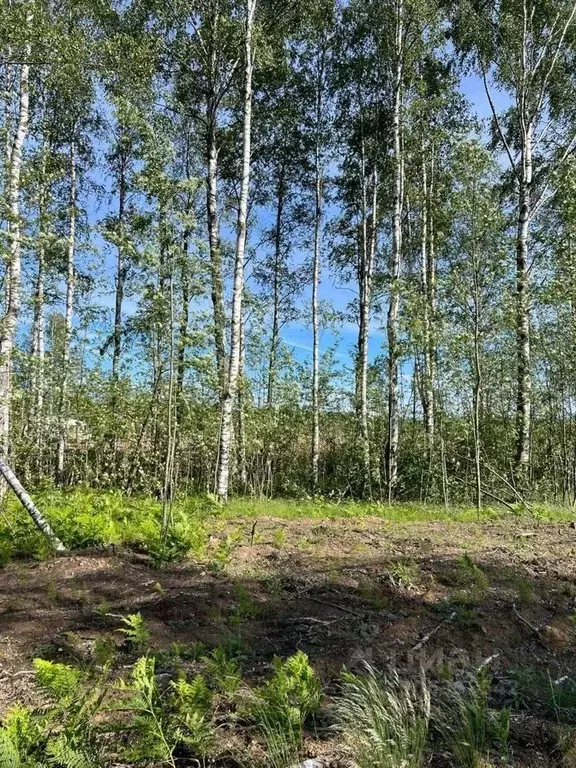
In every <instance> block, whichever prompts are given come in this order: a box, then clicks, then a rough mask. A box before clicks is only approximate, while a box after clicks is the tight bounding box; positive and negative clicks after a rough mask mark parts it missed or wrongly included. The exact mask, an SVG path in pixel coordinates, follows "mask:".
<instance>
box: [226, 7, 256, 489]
mask: <svg viewBox="0 0 576 768" xmlns="http://www.w3.org/2000/svg"><path fill="white" fill-rule="evenodd" d="M255 11H256V0H246V39H245V54H246V69H245V75H244V129H243V149H242V184H241V191H240V205H239V208H238V226H237V235H236V258H235V262H234V288H233V294H232V320H231V327H230V361H229V366H228V377H227V380H226V387H225V389H224V396H223V398H222V417H221V423H220V445H219V451H218V470H217V475H216V493H217V495H218V498H219V499H220V500H221V501H226V500H227V499H228V487H229V481H230V454H231V444H232V411H233V407H234V403H235V401H236V394H237V390H238V373H239V369H240V345H241V339H240V332H241V325H242V294H243V290H244V254H245V250H246V226H247V216H248V191H249V185H250V152H251V123H252V70H253V66H254V61H253V52H252V28H253V24H254V14H255Z"/></svg>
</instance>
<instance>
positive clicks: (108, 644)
mask: <svg viewBox="0 0 576 768" xmlns="http://www.w3.org/2000/svg"><path fill="white" fill-rule="evenodd" d="M116 652H117V649H116V644H115V643H114V640H113V639H112V637H111V636H110V635H105V636H104V637H101V638H99V639H98V640H96V642H95V643H94V648H93V650H92V658H93V660H94V662H95V663H96V664H97V665H98V666H100V667H109V666H111V665H112V662H113V661H114V659H115V658H116Z"/></svg>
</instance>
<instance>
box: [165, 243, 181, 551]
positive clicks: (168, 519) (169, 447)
mask: <svg viewBox="0 0 576 768" xmlns="http://www.w3.org/2000/svg"><path fill="white" fill-rule="evenodd" d="M168 301H169V307H170V316H169V333H170V337H169V343H168V347H169V349H168V355H169V358H168V404H167V406H168V418H167V430H168V435H167V441H166V453H165V457H164V482H163V488H162V537H166V535H167V534H168V532H169V531H170V528H171V527H172V522H173V519H172V518H173V515H172V502H173V498H174V459H175V454H176V440H177V437H176V435H177V432H178V423H177V420H176V417H175V408H174V383H175V376H174V373H175V371H174V347H175V344H174V258H173V257H171V258H170V274H169V278H168Z"/></svg>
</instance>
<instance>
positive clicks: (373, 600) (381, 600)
mask: <svg viewBox="0 0 576 768" xmlns="http://www.w3.org/2000/svg"><path fill="white" fill-rule="evenodd" d="M356 592H357V594H358V597H360V598H361V599H362V600H364V601H365V602H366V603H368V604H369V605H370V607H371V608H372V609H373V610H374V611H385V610H387V609H388V608H389V607H390V599H389V598H388V597H387V596H386V595H384V594H382V592H381V590H379V589H378V588H377V587H374V586H372V584H361V585H360V586H359V587H358V589H357V590H356Z"/></svg>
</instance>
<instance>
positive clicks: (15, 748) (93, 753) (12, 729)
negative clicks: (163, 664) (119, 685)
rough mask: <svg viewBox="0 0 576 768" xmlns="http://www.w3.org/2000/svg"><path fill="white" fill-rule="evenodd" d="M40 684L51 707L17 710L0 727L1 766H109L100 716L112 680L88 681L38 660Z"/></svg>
mask: <svg viewBox="0 0 576 768" xmlns="http://www.w3.org/2000/svg"><path fill="white" fill-rule="evenodd" d="M33 664H34V668H35V671H36V684H37V685H38V687H39V688H40V689H42V691H43V693H44V696H45V702H44V703H43V706H42V707H40V708H39V709H32V708H26V707H22V706H21V705H16V706H14V707H12V708H11V709H10V710H8V712H6V713H5V714H4V717H3V719H2V726H1V727H0V764H1V765H3V766H14V768H20V766H21V767H22V768H26V767H27V766H37V765H38V766H40V765H50V766H59V767H60V766H61V767H62V768H76V767H78V768H84V766H97V765H103V764H104V759H103V753H102V748H101V745H100V743H99V740H98V737H97V732H96V727H95V724H94V719H93V718H94V715H95V714H96V713H97V712H98V711H99V710H100V708H101V706H102V702H103V699H104V696H105V695H106V692H107V687H106V679H105V677H101V678H100V679H99V680H95V681H90V684H88V683H89V681H88V677H87V676H86V675H85V674H84V673H82V672H81V671H80V670H78V669H75V668H73V667H70V666H67V665H66V664H58V663H54V662H51V661H47V660H45V659H34V662H33Z"/></svg>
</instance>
